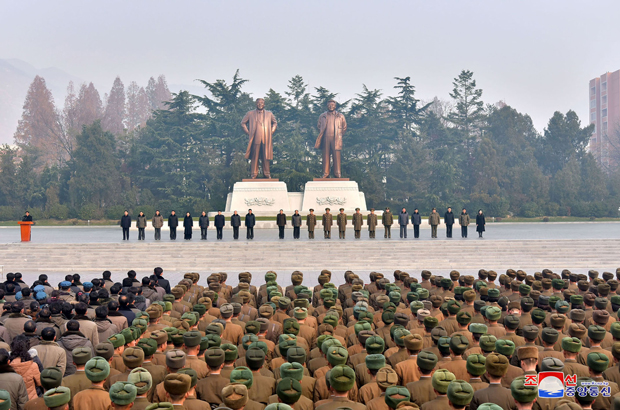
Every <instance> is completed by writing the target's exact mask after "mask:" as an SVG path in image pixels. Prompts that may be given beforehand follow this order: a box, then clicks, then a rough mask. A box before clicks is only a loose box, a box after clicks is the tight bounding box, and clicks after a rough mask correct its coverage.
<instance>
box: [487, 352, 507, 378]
mask: <svg viewBox="0 0 620 410" xmlns="http://www.w3.org/2000/svg"><path fill="white" fill-rule="evenodd" d="M509 364H510V363H509V362H508V359H507V358H506V356H504V355H501V354H497V353H490V354H489V355H488V356H487V360H486V362H485V364H484V365H485V367H486V369H487V373H489V374H490V375H491V376H495V377H503V376H505V375H506V372H507V371H508V365H509Z"/></svg>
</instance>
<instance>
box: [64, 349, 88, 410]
mask: <svg viewBox="0 0 620 410" xmlns="http://www.w3.org/2000/svg"><path fill="white" fill-rule="evenodd" d="M71 353H72V354H73V363H75V367H76V371H75V373H74V374H72V375H70V376H67V377H65V378H64V379H62V386H64V387H68V388H69V390H71V397H74V396H75V395H76V394H78V393H79V392H81V391H82V390H84V389H87V388H89V387H90V385H91V384H92V382H91V381H90V380H88V377H87V376H86V371H85V370H84V369H85V366H86V363H87V362H88V361H89V360H90V359H91V357H92V351H91V350H90V349H89V348H87V347H76V348H75V349H73V351H72V352H71ZM70 407H71V409H73V408H74V407H73V404H72V405H71V406H70Z"/></svg>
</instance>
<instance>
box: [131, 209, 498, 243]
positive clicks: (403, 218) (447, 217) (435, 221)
mask: <svg viewBox="0 0 620 410" xmlns="http://www.w3.org/2000/svg"><path fill="white" fill-rule="evenodd" d="M365 219H366V226H367V227H368V237H369V238H371V239H374V238H375V237H376V229H377V226H378V221H379V220H378V215H377V214H375V210H374V208H373V209H371V210H370V213H369V214H368V215H366V216H365ZM335 220H336V225H337V227H338V237H339V238H340V239H345V237H346V231H347V225H348V220H349V219H348V216H347V214H345V212H344V208H340V211H339V213H338V214H337V215H336V217H335ZM396 220H397V223H398V225H399V226H400V237H401V238H403V239H406V238H407V226H408V225H409V223H410V222H411V224H412V225H413V235H414V238H419V237H420V225H421V224H422V216H421V215H420V212H419V210H418V209H417V208H416V209H415V210H414V211H413V213H412V214H411V215H409V213H407V210H406V209H405V208H403V209H402V211H401V212H400V213H399V214H398V216H397V218H396ZM443 220H444V224H445V225H446V238H452V227H453V225H454V224H455V217H454V213H453V212H452V208H448V210H447V211H446V213H445V214H444V218H443ZM458 221H459V225H460V227H461V237H462V238H467V233H468V227H469V225H470V218H469V214H468V213H467V210H466V209H463V210H462V211H461V214H460V215H459V218H458ZM321 222H322V226H323V237H324V238H325V239H331V230H332V226H333V225H334V215H333V214H332V213H331V210H330V208H325V213H324V214H323V215H322V219H321ZM290 223H291V225H292V227H293V239H299V238H300V234H301V226H302V216H301V215H300V214H299V211H297V210H296V211H295V213H294V214H293V215H292V216H291V218H290ZM381 223H382V225H383V228H384V238H386V239H389V238H391V237H392V225H393V224H394V215H393V214H392V212H391V211H390V208H386V209H385V211H384V212H383V214H382V215H381ZM428 223H429V225H430V226H431V237H432V238H437V227H438V226H439V225H440V224H441V218H440V217H439V214H438V213H437V209H436V208H433V209H432V211H431V214H430V215H429V218H428ZM163 224H164V219H163V216H162V215H161V214H160V213H159V211H157V212H156V213H155V216H153V221H152V225H153V228H154V229H155V240H160V239H161V228H162V227H163ZM287 224H288V218H287V216H286V214H285V213H284V210H282V209H281V210H280V212H279V213H278V214H277V216H276V225H277V226H278V237H279V238H280V239H284V236H285V229H286V226H287ZM351 224H352V226H353V230H354V235H355V238H356V239H359V238H361V231H362V226H363V225H364V215H363V214H362V213H361V212H360V209H359V208H356V209H355V213H354V214H353V215H352V217H351ZM120 225H121V227H122V228H123V240H129V228H130V227H131V216H129V213H128V212H127V211H125V215H123V217H122V218H121V221H120ZM244 225H245V227H246V239H249V240H251V239H254V227H255V226H256V215H255V214H254V213H253V212H252V210H251V209H249V210H248V213H247V214H246V215H245V218H244ZM485 225H486V219H485V216H484V213H483V212H482V210H479V211H478V214H477V215H476V231H477V232H478V236H479V237H480V238H482V233H483V232H484V231H485ZM146 226H147V219H146V216H144V214H143V213H142V212H140V215H138V218H137V220H136V227H137V228H138V240H144V231H145V228H146ZM168 226H169V227H170V239H171V240H175V239H176V236H177V233H176V231H177V227H178V226H179V218H178V216H177V215H176V212H175V211H172V212H171V214H170V216H169V217H168ZM193 226H194V220H193V217H192V216H191V214H190V213H189V212H187V213H186V214H185V217H184V219H183V227H184V239H186V240H190V239H191V238H192V228H193ZM209 226H210V220H209V216H208V215H207V213H206V212H202V214H201V215H200V217H199V218H198V227H199V228H200V239H202V240H206V239H207V231H208V228H209ZM214 226H215V229H216V235H217V239H218V240H221V239H223V229H224V226H226V219H225V217H224V215H222V212H221V211H218V213H217V215H216V216H215V217H214ZM230 226H231V227H232V229H233V239H239V228H240V227H241V215H239V214H238V213H237V211H234V213H233V215H231V216H230ZM306 227H307V229H308V239H314V231H315V228H316V227H317V215H316V214H315V213H314V209H310V211H309V213H308V215H306Z"/></svg>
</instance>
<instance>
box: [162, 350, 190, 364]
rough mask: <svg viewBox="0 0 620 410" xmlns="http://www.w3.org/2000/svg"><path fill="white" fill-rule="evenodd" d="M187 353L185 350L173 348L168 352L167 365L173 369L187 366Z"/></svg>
mask: <svg viewBox="0 0 620 410" xmlns="http://www.w3.org/2000/svg"><path fill="white" fill-rule="evenodd" d="M185 360H186V354H185V352H184V351H183V350H180V349H172V350H169V351H167V352H166V366H167V367H169V368H171V369H182V368H183V367H185Z"/></svg>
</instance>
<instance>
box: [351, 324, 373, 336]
mask: <svg viewBox="0 0 620 410" xmlns="http://www.w3.org/2000/svg"><path fill="white" fill-rule="evenodd" d="M353 330H354V331H355V334H356V335H358V334H359V333H360V332H361V331H363V330H372V326H371V324H370V323H368V322H357V323H356V324H355V325H354V326H353Z"/></svg>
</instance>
